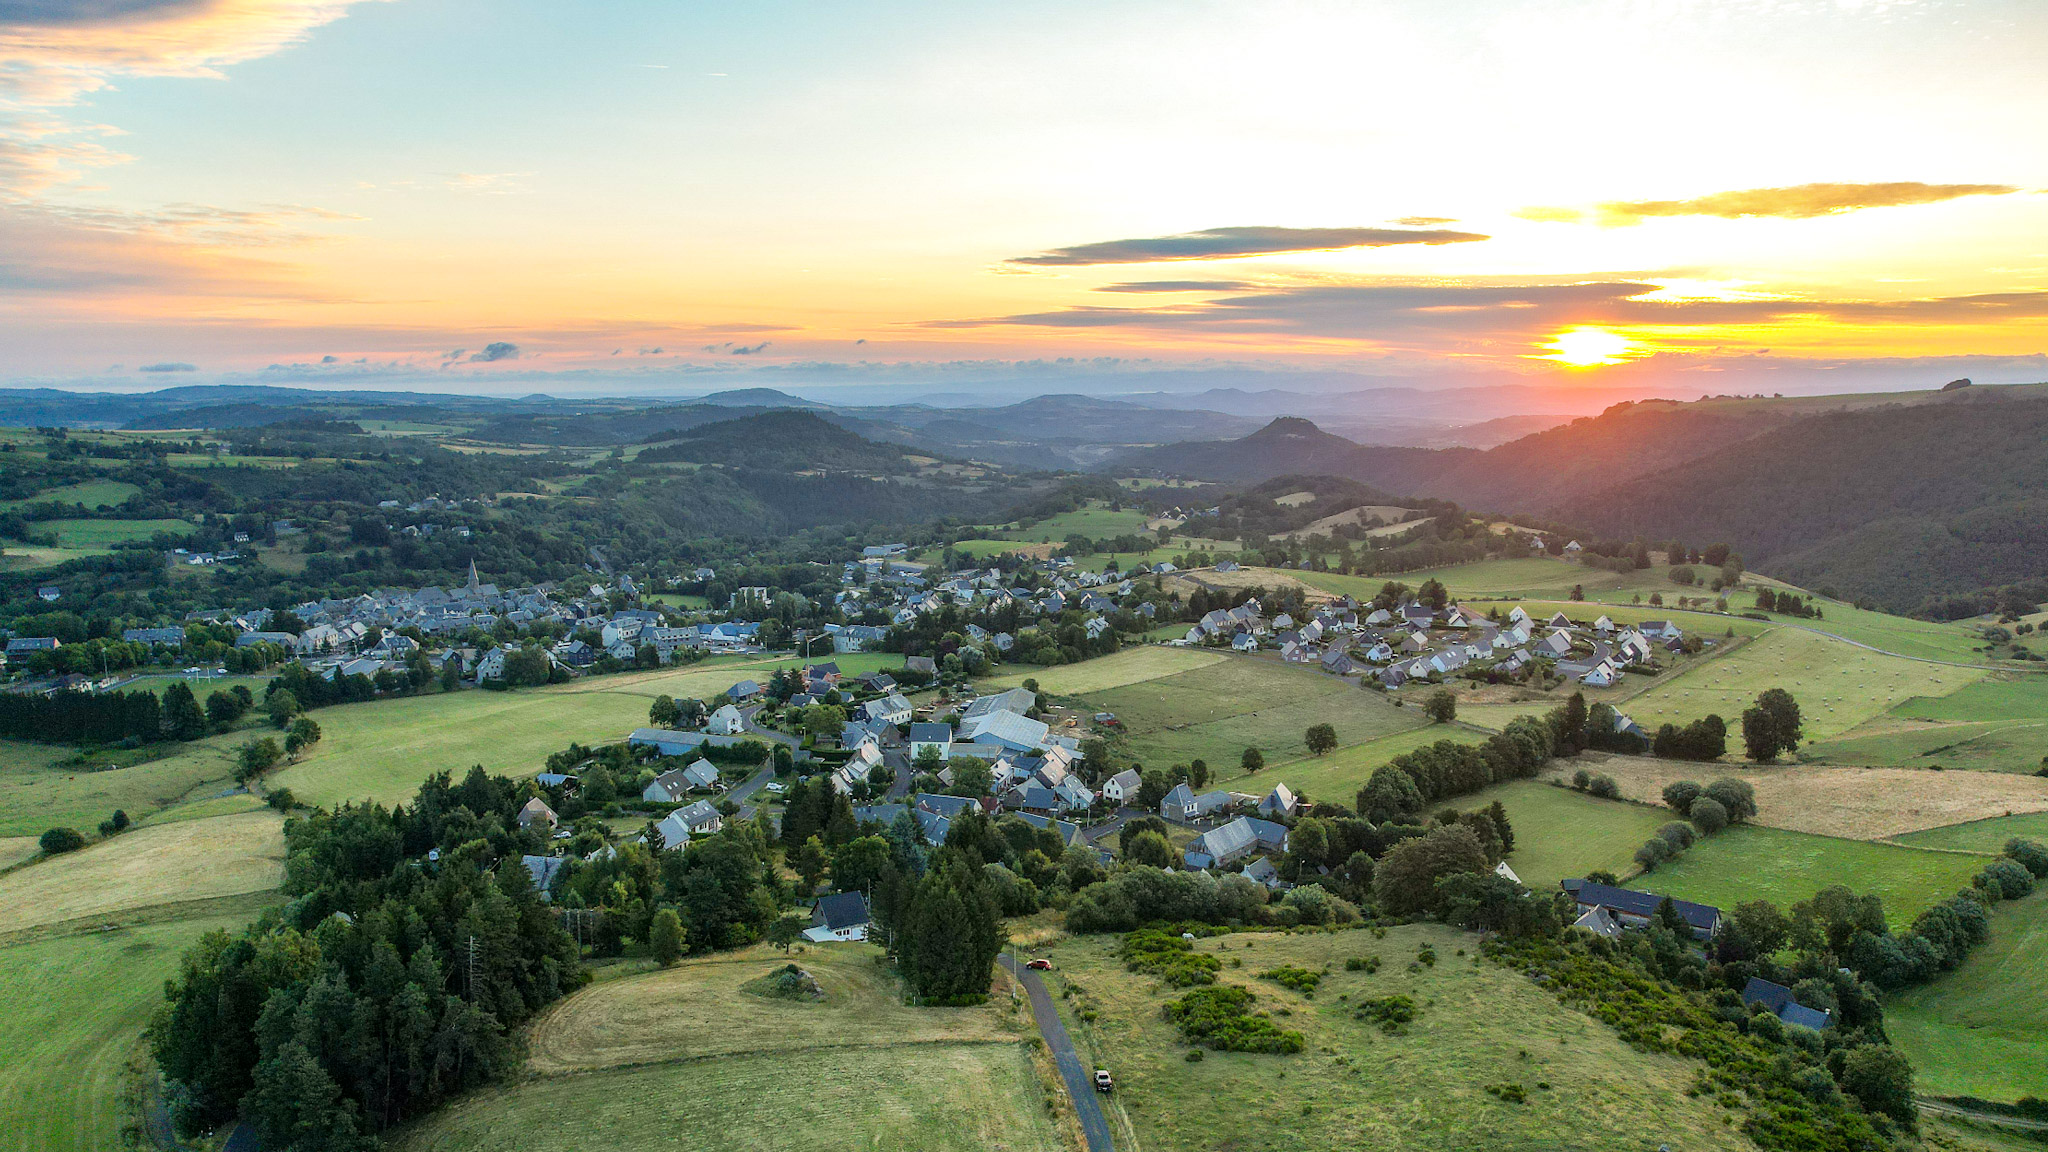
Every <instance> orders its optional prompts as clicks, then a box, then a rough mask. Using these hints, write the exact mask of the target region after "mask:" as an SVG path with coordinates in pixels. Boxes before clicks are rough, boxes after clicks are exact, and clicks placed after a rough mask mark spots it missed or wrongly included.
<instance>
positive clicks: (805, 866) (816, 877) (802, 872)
mask: <svg viewBox="0 0 2048 1152" xmlns="http://www.w3.org/2000/svg"><path fill="white" fill-rule="evenodd" d="M789 866H790V867H791V868H794V869H795V870H796V874H797V875H798V876H801V877H803V881H804V891H805V892H815V891H817V888H818V884H819V882H820V881H822V880H824V879H825V869H827V868H829V867H830V866H831V858H830V857H829V856H827V855H826V854H825V842H824V841H823V840H820V839H818V838H817V837H816V836H812V837H811V838H809V839H807V840H805V841H804V842H803V844H802V845H800V846H799V847H798V848H797V850H796V857H795V859H793V860H791V861H790V862H789Z"/></svg>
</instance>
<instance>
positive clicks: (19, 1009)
mask: <svg viewBox="0 0 2048 1152" xmlns="http://www.w3.org/2000/svg"><path fill="white" fill-rule="evenodd" d="M10 879H11V877H10ZM248 919H249V916H248V914H247V913H238V914H234V915H227V916H215V917H211V918H205V919H194V920H180V921H172V922H169V923H161V924H150V925H145V926H142V927H136V928H126V929H122V930H119V931H114V932H94V933H89V934H82V935H74V936H65V937H60V938H57V939H51V940H42V941H37V942H35V943H29V944H17V945H14V946H12V947H7V948H0V1004H5V1005H6V1006H7V1011H5V1012H0V1152H101V1150H103V1149H109V1148H121V1147H126V1146H128V1145H127V1144H126V1143H125V1142H124V1139H123V1130H124V1128H126V1127H127V1126H129V1125H131V1124H134V1123H136V1122H137V1118H136V1117H135V1116H134V1115H133V1114H132V1112H131V1110H130V1107H129V1101H128V1099H127V1089H128V1071H127V1069H128V1065H129V1062H130V1061H131V1060H132V1059H135V1058H137V1057H138V1056H139V1055H140V1054H141V1039H142V1028H143V1025H145V1024H146V1023H148V1021H149V1014H150V1013H151V1012H152V1011H153V1010H155V1008H156V1006H157V1004H158V1003H160V1002H161V1001H162V999H163V982H164V979H165V978H166V977H168V976H171V975H173V974H174V973H175V972H176V971H177V964H178V956H179V955H180V954H181V953H182V952H183V951H184V950H185V949H186V948H188V947H190V946H191V945H192V943H193V942H194V941H196V940H198V939H199V937H200V936H201V935H203V934H205V933H206V932H209V931H212V930H214V929H224V930H227V931H234V930H236V929H238V928H240V927H241V926H242V925H243V924H245V923H247V922H248Z"/></svg>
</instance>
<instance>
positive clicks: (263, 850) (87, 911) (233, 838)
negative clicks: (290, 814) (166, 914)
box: [0, 812, 284, 934]
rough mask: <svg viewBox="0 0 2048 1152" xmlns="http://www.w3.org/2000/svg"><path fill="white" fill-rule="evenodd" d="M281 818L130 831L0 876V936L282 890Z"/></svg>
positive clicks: (242, 817) (251, 816) (250, 816)
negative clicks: (162, 906) (135, 911)
mask: <svg viewBox="0 0 2048 1152" xmlns="http://www.w3.org/2000/svg"><path fill="white" fill-rule="evenodd" d="M282 824H283V817H281V816H279V815H278V814H277V813H275V812H244V813H240V814H238V815H232V816H215V817H212V818H210V819H205V820H185V821H175V822H172V823H167V824H153V825H148V826H146V827H141V828H134V829H131V830H129V831H127V832H123V833H121V834H120V835H118V836H115V837H113V838H111V839H108V840H102V841H99V842H98V843H95V844H90V845H87V846H86V847H84V848H82V849H80V850H78V851H76V852H68V853H65V854H64V855H62V856H52V857H50V858H49V859H47V860H43V861H41V862H39V863H36V864H34V865H31V866H29V867H26V868H20V869H17V870H15V871H13V872H10V873H8V874H7V875H5V876H0V934H4V933H8V932H16V931H20V930H21V929H24V928H35V927H40V926H43V925H49V924H59V923H63V922H64V921H67V920H76V919H81V918H84V917H101V916H113V915H117V914H119V913H121V912H125V911H130V910H133V909H137V908H146V907H150V906H153V905H158V904H172V903H177V902H180V901H185V900H206V899H212V898H214V897H218V896H236V895H240V894H242V893H246V892H262V891H266V890H268V889H271V888H275V887H277V886H278V885H279V884H281V883H283V882H284V834H283V832H282V831H281V826H282Z"/></svg>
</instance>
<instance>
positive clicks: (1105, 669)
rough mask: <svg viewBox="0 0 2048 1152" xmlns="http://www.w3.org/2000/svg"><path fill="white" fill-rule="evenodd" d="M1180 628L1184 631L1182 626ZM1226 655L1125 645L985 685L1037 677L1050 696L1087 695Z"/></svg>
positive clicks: (1216, 660)
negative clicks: (1125, 646) (1093, 658)
mask: <svg viewBox="0 0 2048 1152" xmlns="http://www.w3.org/2000/svg"><path fill="white" fill-rule="evenodd" d="M1181 631H1183V632H1185V631H1186V629H1185V628H1183V629H1181ZM1228 659H1229V657H1228V656H1225V655H1223V654H1222V653H1220V652H1210V651H1206V650H1204V649H1200V648H1166V647H1162V646H1159V645H1146V646H1144V647H1140V648H1125V649H1123V650H1121V651H1118V652H1115V653H1112V654H1110V655H1108V656H1103V657H1101V658H1099V659H1095V660H1084V661H1082V662H1081V663H1079V664H1059V665H1055V666H1053V667H1050V668H1040V669H1036V670H1034V671H1027V672H1012V673H1007V674H1005V675H1002V676H998V677H995V678H994V679H993V680H990V681H989V682H988V684H987V685H986V686H987V687H990V688H994V689H997V690H1000V689H1004V688H1016V687H1018V686H1020V685H1022V684H1023V683H1024V681H1026V680H1037V681H1038V690H1039V691H1040V692H1044V693H1046V694H1047V695H1051V696H1088V695H1092V694H1095V693H1100V692H1106V691H1108V690H1109V689H1112V688H1122V687H1124V686H1126V685H1130V684H1137V683H1139V682H1141V681H1145V680H1157V679H1159V678H1160V677H1162V676H1172V675H1175V674H1177V673H1181V672H1192V671H1194V670H1195V669H1197V668H1207V667H1209V666H1210V665H1212V664H1221V663H1223V662H1224V661H1225V660H1228Z"/></svg>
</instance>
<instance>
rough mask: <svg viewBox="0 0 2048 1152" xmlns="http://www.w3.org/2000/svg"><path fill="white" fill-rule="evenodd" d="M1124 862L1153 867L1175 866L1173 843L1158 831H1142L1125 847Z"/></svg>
mask: <svg viewBox="0 0 2048 1152" xmlns="http://www.w3.org/2000/svg"><path fill="white" fill-rule="evenodd" d="M1124 863H1126V864H1143V865H1148V866H1150V867H1153V868H1171V867H1173V845H1172V844H1169V843H1168V842H1167V840H1166V837H1164V836H1162V835H1160V834H1159V833H1157V832H1149V831H1148V832H1141V833H1139V834H1138V835H1137V836H1136V837H1134V838H1132V840H1131V842H1130V845H1129V846H1128V847H1126V848H1125V849H1124Z"/></svg>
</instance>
